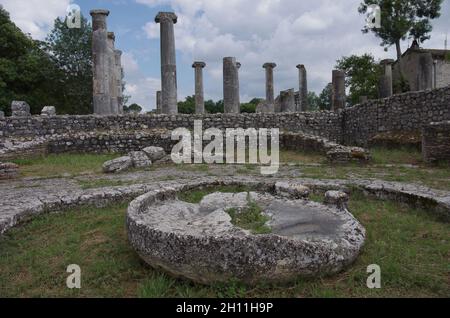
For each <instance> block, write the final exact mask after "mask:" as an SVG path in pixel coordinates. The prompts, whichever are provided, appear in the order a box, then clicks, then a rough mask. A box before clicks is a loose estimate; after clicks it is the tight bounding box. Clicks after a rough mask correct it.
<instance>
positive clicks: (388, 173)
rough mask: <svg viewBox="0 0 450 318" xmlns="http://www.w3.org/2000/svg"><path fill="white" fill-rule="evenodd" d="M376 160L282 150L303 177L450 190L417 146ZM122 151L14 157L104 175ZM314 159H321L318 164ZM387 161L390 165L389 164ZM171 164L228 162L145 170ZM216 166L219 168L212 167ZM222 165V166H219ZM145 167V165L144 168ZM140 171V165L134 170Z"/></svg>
mask: <svg viewBox="0 0 450 318" xmlns="http://www.w3.org/2000/svg"><path fill="white" fill-rule="evenodd" d="M371 153H372V157H373V160H372V162H371V163H369V164H360V163H349V164H337V165H331V164H327V163H326V159H325V157H324V156H321V155H318V154H313V153H303V152H298V151H281V153H280V159H281V162H282V163H296V164H297V166H296V167H291V169H297V170H298V171H299V172H301V176H302V177H306V178H314V179H355V178H360V179H380V180H386V181H397V182H406V183H417V184H422V185H425V186H428V187H431V188H436V189H443V190H449V191H450V164H449V163H441V164H439V165H433V166H430V165H425V164H424V163H423V162H422V158H421V153H420V152H419V151H417V150H414V149H407V148H405V149H397V150H391V149H384V148H374V149H371ZM118 156H119V155H114V154H107V155H95V154H61V155H49V156H47V157H42V158H36V159H26V160H15V161H14V162H15V163H17V164H19V166H20V172H21V176H22V177H40V178H50V177H62V176H70V177H75V176H80V175H96V176H101V175H102V172H101V171H102V165H103V163H104V162H105V161H107V160H111V159H113V158H116V157H118ZM312 163H320V164H321V165H319V166H315V165H311V164H312ZM386 165H387V166H386ZM164 167H172V168H174V169H176V170H179V171H188V172H193V173H206V174H208V175H210V176H214V175H217V174H218V173H217V172H216V173H215V172H214V171H220V168H221V167H223V168H224V171H225V169H226V168H227V167H229V166H227V165H215V166H208V165H207V164H197V165H162V166H152V167H149V168H147V169H145V170H148V171H155V170H157V169H159V168H164ZM211 167H215V168H216V169H211ZM217 169H219V170H217ZM141 170H142V169H141ZM131 171H137V169H134V170H131ZM233 171H234V172H233V173H234V174H244V175H249V174H250V175H254V174H258V175H259V171H260V170H259V167H258V166H256V165H250V164H245V165H239V166H236V170H233ZM176 178H177V177H176V176H168V177H167V180H173V179H176ZM128 184H130V182H121V181H110V180H106V179H99V180H93V181H86V182H80V185H81V186H82V188H84V189H88V188H99V187H104V186H116V185H128Z"/></svg>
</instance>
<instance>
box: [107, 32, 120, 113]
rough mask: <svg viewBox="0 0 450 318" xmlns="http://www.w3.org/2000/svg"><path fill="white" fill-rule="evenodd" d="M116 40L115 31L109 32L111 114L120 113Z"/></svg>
mask: <svg viewBox="0 0 450 318" xmlns="http://www.w3.org/2000/svg"><path fill="white" fill-rule="evenodd" d="M115 40H116V36H115V35H114V32H108V57H109V65H108V75H109V76H108V77H109V93H110V95H111V104H110V107H111V109H110V114H118V113H119V104H118V99H117V98H118V95H119V94H118V90H117V71H116V55H115Z"/></svg>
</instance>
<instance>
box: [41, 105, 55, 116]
mask: <svg viewBox="0 0 450 318" xmlns="http://www.w3.org/2000/svg"><path fill="white" fill-rule="evenodd" d="M41 115H42V116H55V115H56V108H55V106H45V107H44V108H42V111H41Z"/></svg>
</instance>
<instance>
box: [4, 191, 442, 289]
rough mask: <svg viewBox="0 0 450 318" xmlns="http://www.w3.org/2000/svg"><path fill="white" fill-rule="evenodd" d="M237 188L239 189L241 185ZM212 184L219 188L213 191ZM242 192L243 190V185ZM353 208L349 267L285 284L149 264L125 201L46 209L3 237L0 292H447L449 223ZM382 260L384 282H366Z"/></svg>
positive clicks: (387, 206)
mask: <svg viewBox="0 0 450 318" xmlns="http://www.w3.org/2000/svg"><path fill="white" fill-rule="evenodd" d="M236 190H237V189H236ZM214 191H215V190H214ZM239 192H240V189H239ZM349 205H350V210H351V211H352V213H353V214H354V215H355V216H356V217H357V218H358V219H359V220H360V221H361V222H362V223H363V225H364V226H365V227H366V229H367V241H366V245H365V247H364V249H363V251H362V253H361V255H360V256H359V258H358V259H357V260H356V262H355V263H354V264H353V265H352V266H351V267H350V268H348V269H347V270H345V271H344V272H342V273H340V274H338V275H335V276H332V277H323V278H318V279H299V280H298V281H296V282H293V283H292V284H290V285H288V286H270V285H267V284H264V283H263V282H261V284H260V285H258V286H256V287H247V286H244V285H241V284H237V283H230V284H218V285H214V286H202V285H197V284H193V283H190V282H188V281H184V280H177V279H174V278H172V277H170V276H167V275H166V274H164V273H161V272H159V271H155V270H153V269H151V268H150V267H149V266H147V265H146V264H145V263H144V262H143V261H141V259H140V258H139V257H138V256H137V255H136V253H135V252H134V251H133V250H132V248H131V247H130V245H129V244H128V241H127V238H126V232H125V225H124V222H125V211H126V207H127V205H126V204H119V205H114V206H110V207H107V208H102V209H97V208H91V207H84V208H78V209H75V210H71V211H68V212H65V213H61V214H48V215H42V216H39V217H37V218H35V219H34V220H32V221H30V222H29V223H27V224H24V225H22V226H21V227H18V228H15V229H12V230H11V231H9V232H8V233H7V234H6V235H5V236H3V237H2V238H1V239H0V297H448V296H449V295H450V286H449V284H448V279H449V258H450V240H449V237H450V226H449V224H444V223H439V222H438V221H436V220H435V219H433V218H432V217H430V216H429V214H427V213H426V211H422V210H415V209H411V208H407V207H405V206H403V205H401V204H399V203H397V202H389V201H387V202H386V201H379V200H374V199H368V198H366V197H364V196H363V195H362V194H361V193H358V192H353V193H352V195H351V198H350V203H349ZM70 264H78V265H80V266H81V273H82V281H81V284H82V288H81V290H69V289H67V288H66V283H65V281H66V278H67V276H68V275H69V274H67V273H66V268H67V266H68V265H70ZM371 264H378V265H380V266H381V271H382V273H381V275H382V276H381V277H382V289H380V290H369V289H367V287H366V279H367V275H368V274H367V273H366V269H367V266H369V265H371Z"/></svg>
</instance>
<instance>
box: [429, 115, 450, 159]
mask: <svg viewBox="0 0 450 318" xmlns="http://www.w3.org/2000/svg"><path fill="white" fill-rule="evenodd" d="M422 153H423V158H424V160H425V161H426V162H429V163H435V162H439V161H448V162H449V163H450V120H449V121H444V122H438V123H431V124H430V125H426V126H425V127H424V128H423V133H422Z"/></svg>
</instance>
